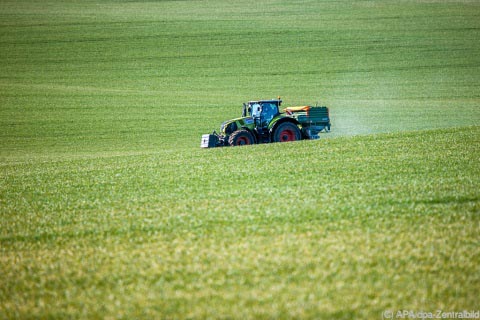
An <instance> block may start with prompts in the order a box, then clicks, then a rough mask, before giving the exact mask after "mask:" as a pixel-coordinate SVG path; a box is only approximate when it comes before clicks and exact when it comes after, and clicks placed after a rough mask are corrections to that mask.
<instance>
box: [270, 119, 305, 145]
mask: <svg viewBox="0 0 480 320" xmlns="http://www.w3.org/2000/svg"><path fill="white" fill-rule="evenodd" d="M272 138H273V139H272V140H273V142H288V141H297V140H300V139H302V133H301V132H300V129H298V127H297V126H296V125H295V124H293V123H291V122H284V123H282V124H280V125H279V126H278V127H277V128H276V129H275V131H274V132H273V137H272Z"/></svg>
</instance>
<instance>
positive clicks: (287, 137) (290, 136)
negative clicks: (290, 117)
mask: <svg viewBox="0 0 480 320" xmlns="http://www.w3.org/2000/svg"><path fill="white" fill-rule="evenodd" d="M280 141H281V142H285V141H295V132H293V130H290V129H285V130H283V131H281V132H280Z"/></svg>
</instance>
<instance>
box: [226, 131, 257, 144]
mask: <svg viewBox="0 0 480 320" xmlns="http://www.w3.org/2000/svg"><path fill="white" fill-rule="evenodd" d="M254 143H255V138H254V137H253V135H252V134H251V133H250V132H249V131H247V130H245V129H241V130H237V131H235V132H234V133H232V134H231V135H230V137H229V138H228V144H229V145H231V146H245V145H249V144H254Z"/></svg>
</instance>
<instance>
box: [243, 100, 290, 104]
mask: <svg viewBox="0 0 480 320" xmlns="http://www.w3.org/2000/svg"><path fill="white" fill-rule="evenodd" d="M254 103H275V104H281V103H282V100H280V99H271V100H258V101H249V102H248V104H254Z"/></svg>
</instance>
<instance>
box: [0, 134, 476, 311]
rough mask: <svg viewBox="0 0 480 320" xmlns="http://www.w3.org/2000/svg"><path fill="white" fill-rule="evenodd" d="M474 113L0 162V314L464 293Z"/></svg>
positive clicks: (390, 299)
mask: <svg viewBox="0 0 480 320" xmlns="http://www.w3.org/2000/svg"><path fill="white" fill-rule="evenodd" d="M478 137H480V129H479V127H469V128H461V129H448V130H434V131H423V132H410V133H397V134H380V135H374V136H363V137H351V138H338V139H329V140H324V141H313V142H310V141H305V142H298V143H286V144H272V145H261V146H253V147H238V148H223V149H214V150H208V151H207V152H204V151H205V150H196V151H195V150H192V151H190V152H178V153H174V152H169V151H165V152H159V153H152V154H144V155H134V156H128V155H125V156H110V157H104V158H97V159H83V160H81V159H80V160H79V159H76V160H75V159H71V160H63V161H56V162H44V163H41V162H34V163H22V164H14V165H7V166H4V167H3V168H2V172H3V173H2V176H3V177H2V181H3V183H2V189H1V190H0V192H1V193H0V195H1V197H0V199H1V203H0V204H1V205H0V207H1V214H2V222H1V224H2V228H1V238H0V245H1V250H2V255H1V260H0V264H1V269H2V270H3V272H2V274H1V275H0V282H1V283H2V286H1V288H0V298H1V299H0V301H1V303H0V307H1V308H0V310H1V315H2V316H3V317H7V318H12V317H17V318H25V317H29V316H33V317H62V318H64V317H68V318H96V317H98V318H103V317H115V318H122V317H123V318H133V317H143V318H149V317H153V318H189V317H194V318H204V317H213V318H237V319H240V318H242V319H244V318H252V317H262V318H263V317H269V318H270V317H275V318H277V317H278V318H291V317H302V318H311V319H318V318H325V319H327V318H331V317H335V318H341V319H351V318H352V317H353V318H365V319H367V318H370V319H371V318H376V317H380V316H381V312H382V311H383V310H387V309H388V310H397V309H401V310H404V309H408V310H432V311H436V310H438V309H442V310H470V309H474V308H476V304H477V297H478V293H479V291H478V288H480V273H479V272H478V264H479V263H480V250H479V247H478V241H479V235H478V228H479V226H480V225H479V223H480V221H479V217H480V215H479V208H480V207H479V206H480V199H479V193H478V190H479V186H480V181H479V179H480V178H479V177H480V165H479V163H478V155H479V151H480V150H479V145H480V144H479V141H478V139H479V138H478Z"/></svg>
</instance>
